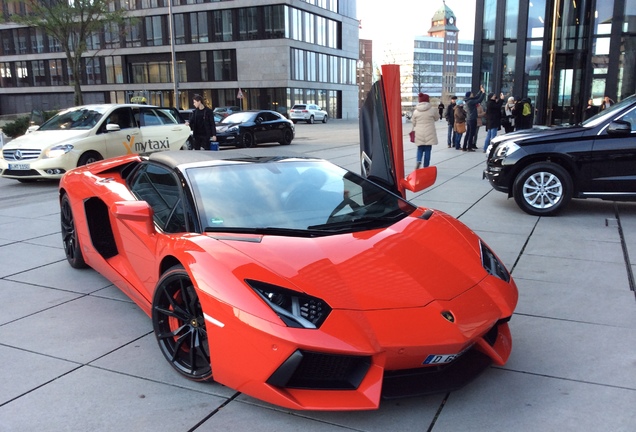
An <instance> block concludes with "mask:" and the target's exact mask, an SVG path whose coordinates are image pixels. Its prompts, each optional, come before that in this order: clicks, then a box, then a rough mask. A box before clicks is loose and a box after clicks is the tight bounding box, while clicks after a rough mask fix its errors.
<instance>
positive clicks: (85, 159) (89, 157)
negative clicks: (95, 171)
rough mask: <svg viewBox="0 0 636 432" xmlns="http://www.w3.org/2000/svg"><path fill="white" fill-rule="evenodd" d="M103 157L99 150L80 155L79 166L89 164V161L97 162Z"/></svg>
mask: <svg viewBox="0 0 636 432" xmlns="http://www.w3.org/2000/svg"><path fill="white" fill-rule="evenodd" d="M102 159H104V158H103V157H102V155H100V154H99V153H97V152H88V153H84V154H83V155H82V156H80V158H79V160H78V161H77V166H78V167H79V166H83V165H88V164H89V163H93V162H97V161H100V160H102Z"/></svg>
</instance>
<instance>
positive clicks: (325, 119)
mask: <svg viewBox="0 0 636 432" xmlns="http://www.w3.org/2000/svg"><path fill="white" fill-rule="evenodd" d="M327 120H329V116H328V115H327V114H325V116H324V117H323V118H322V122H323V123H327Z"/></svg>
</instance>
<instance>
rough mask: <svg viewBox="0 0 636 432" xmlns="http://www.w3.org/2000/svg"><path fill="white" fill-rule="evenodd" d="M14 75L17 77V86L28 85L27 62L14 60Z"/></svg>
mask: <svg viewBox="0 0 636 432" xmlns="http://www.w3.org/2000/svg"><path fill="white" fill-rule="evenodd" d="M15 75H16V78H17V79H18V87H28V86H29V85H30V83H29V70H28V69H27V62H25V61H17V62H15Z"/></svg>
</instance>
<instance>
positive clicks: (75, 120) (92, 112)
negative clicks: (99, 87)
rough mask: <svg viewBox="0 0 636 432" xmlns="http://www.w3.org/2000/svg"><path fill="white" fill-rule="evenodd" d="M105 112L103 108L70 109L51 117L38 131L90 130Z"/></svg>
mask: <svg viewBox="0 0 636 432" xmlns="http://www.w3.org/2000/svg"><path fill="white" fill-rule="evenodd" d="M105 111H106V108H105V107H78V108H70V109H67V110H64V111H61V112H59V113H57V114H56V115H55V116H53V117H51V118H50V119H49V120H48V121H47V122H46V123H44V124H43V125H42V126H40V127H39V128H38V130H41V131H43V130H70V129H76V130H77V129H80V130H85V129H86V130H88V129H92V128H93V127H94V126H95V125H96V124H97V122H99V120H100V119H101V118H102V115H103V114H104V112H105Z"/></svg>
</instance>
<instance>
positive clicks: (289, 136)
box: [278, 128, 294, 145]
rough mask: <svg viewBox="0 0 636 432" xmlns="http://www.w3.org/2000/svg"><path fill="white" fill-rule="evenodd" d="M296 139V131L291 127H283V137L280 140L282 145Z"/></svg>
mask: <svg viewBox="0 0 636 432" xmlns="http://www.w3.org/2000/svg"><path fill="white" fill-rule="evenodd" d="M293 139H294V133H293V132H292V130H291V129H290V128H285V129H283V137H282V139H281V140H280V141H279V142H278V143H279V144H280V145H290V144H291V142H292V140H293Z"/></svg>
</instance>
